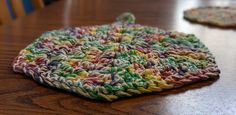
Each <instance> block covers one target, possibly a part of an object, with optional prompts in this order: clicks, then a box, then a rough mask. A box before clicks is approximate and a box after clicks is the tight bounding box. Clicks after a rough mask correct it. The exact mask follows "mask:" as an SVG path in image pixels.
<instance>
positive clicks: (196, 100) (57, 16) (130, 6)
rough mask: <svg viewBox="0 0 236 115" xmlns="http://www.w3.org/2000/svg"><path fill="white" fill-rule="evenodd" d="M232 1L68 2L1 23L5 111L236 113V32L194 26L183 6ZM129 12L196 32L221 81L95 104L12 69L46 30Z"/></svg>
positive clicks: (0, 89) (0, 108) (1, 108)
mask: <svg viewBox="0 0 236 115" xmlns="http://www.w3.org/2000/svg"><path fill="white" fill-rule="evenodd" d="M233 4H236V2H233V1H227V0H222V1H220V0H216V1H209V0H208V1H205V0H178V1H177V0H158V1H157V0H156V1H155V0H148V1H146V0H129V1H126V0H101V1H100V0H93V1H92V0H74V1H73V0H67V1H59V2H57V3H55V4H53V5H51V6H48V7H46V8H44V9H42V10H40V11H36V12H34V13H32V14H29V15H28V16H26V17H23V18H20V19H17V20H16V21H14V22H13V23H11V24H10V25H3V26H1V27H0V98H1V101H0V114H6V113H10V114H82V113H83V114H160V115H165V114H166V115H171V114H176V115H190V114H197V115H206V114H212V115H217V114H220V115H221V114H222V115H223V114H225V115H230V114H231V115H232V114H236V87H235V86H236V76H235V73H236V37H235V36H236V32H235V30H233V29H219V28H216V27H208V26H204V25H200V24H193V23H190V22H188V21H186V20H184V19H183V10H186V9H188V8H192V7H197V6H207V5H220V6H221V5H233ZM124 11H130V12H133V13H134V14H135V15H136V18H137V23H140V24H145V25H152V26H157V27H159V28H162V29H166V30H177V31H182V32H187V33H194V34H195V35H196V36H198V37H199V38H200V39H201V40H202V42H204V43H205V44H206V45H207V46H208V47H209V49H210V50H211V51H212V53H213V54H214V55H215V57H216V61H217V63H218V65H219V68H220V70H221V75H220V78H219V79H218V80H215V81H208V82H203V83H197V84H194V85H190V86H187V87H184V88H179V89H175V90H170V91H165V92H162V93H154V94H149V95H144V96H138V97H134V98H129V99H121V100H118V101H115V102H112V103H108V102H96V101H91V100H89V99H84V98H81V97H79V96H76V95H71V94H69V93H65V92H63V91H60V90H53V89H50V88H47V87H43V86H42V85H39V84H37V83H36V82H34V81H33V80H32V79H29V78H27V77H25V76H24V75H22V74H17V73H14V72H13V71H12V67H11V62H12V60H13V58H14V57H15V56H16V55H17V54H18V52H19V51H20V50H21V49H22V48H24V47H26V45H27V44H29V43H31V42H32V41H33V40H34V39H35V38H36V37H37V36H39V35H40V34H41V33H42V32H44V31H48V30H52V29H58V28H62V27H67V26H82V25H94V24H106V23H111V22H112V21H114V19H115V17H116V16H117V15H119V14H120V13H122V12H124Z"/></svg>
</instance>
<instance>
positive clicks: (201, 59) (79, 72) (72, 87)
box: [13, 13, 220, 101]
mask: <svg viewBox="0 0 236 115" xmlns="http://www.w3.org/2000/svg"><path fill="white" fill-rule="evenodd" d="M134 22H135V17H134V16H133V15H132V14H131V13H124V14H122V15H120V16H119V17H118V18H117V22H114V23H112V24H107V25H96V26H85V27H74V28H65V29H60V30H53V31H49V32H46V33H43V34H42V35H41V36H40V37H39V38H37V39H36V40H35V41H34V42H33V43H31V44H29V45H28V46H27V47H26V48H24V49H23V50H21V51H20V53H19V55H18V56H17V57H16V58H15V60H14V61H13V70H14V71H15V72H20V73H25V74H26V75H27V76H30V77H32V78H33V79H34V80H35V81H37V82H40V83H42V84H45V85H48V86H51V87H56V88H58V89H63V90H66V91H69V92H73V93H77V94H79V95H82V96H84V97H88V98H91V99H95V100H107V101H113V100H116V99H118V98H121V97H130V96H134V95H140V94H143V93H151V92H161V91H163V90H165V89H172V88H177V87H181V86H184V85H187V84H190V83H194V82H197V81H203V80H208V79H210V78H217V77H218V76H219V73H220V71H219V69H218V67H217V65H216V62H215V59H214V57H213V55H212V54H211V53H210V51H209V50H208V48H207V47H206V46H205V45H204V44H203V43H202V42H200V41H199V39H197V38H196V37H195V36H194V35H193V34H184V33H179V32H168V31H164V30H160V29H158V28H155V27H150V26H143V25H139V24H134Z"/></svg>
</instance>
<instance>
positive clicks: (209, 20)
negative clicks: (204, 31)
mask: <svg viewBox="0 0 236 115" xmlns="http://www.w3.org/2000/svg"><path fill="white" fill-rule="evenodd" d="M184 18H185V19H187V20H190V21H194V22H198V23H203V24H209V25H213V26H219V27H236V7H199V8H192V9H189V10H186V11H184Z"/></svg>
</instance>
